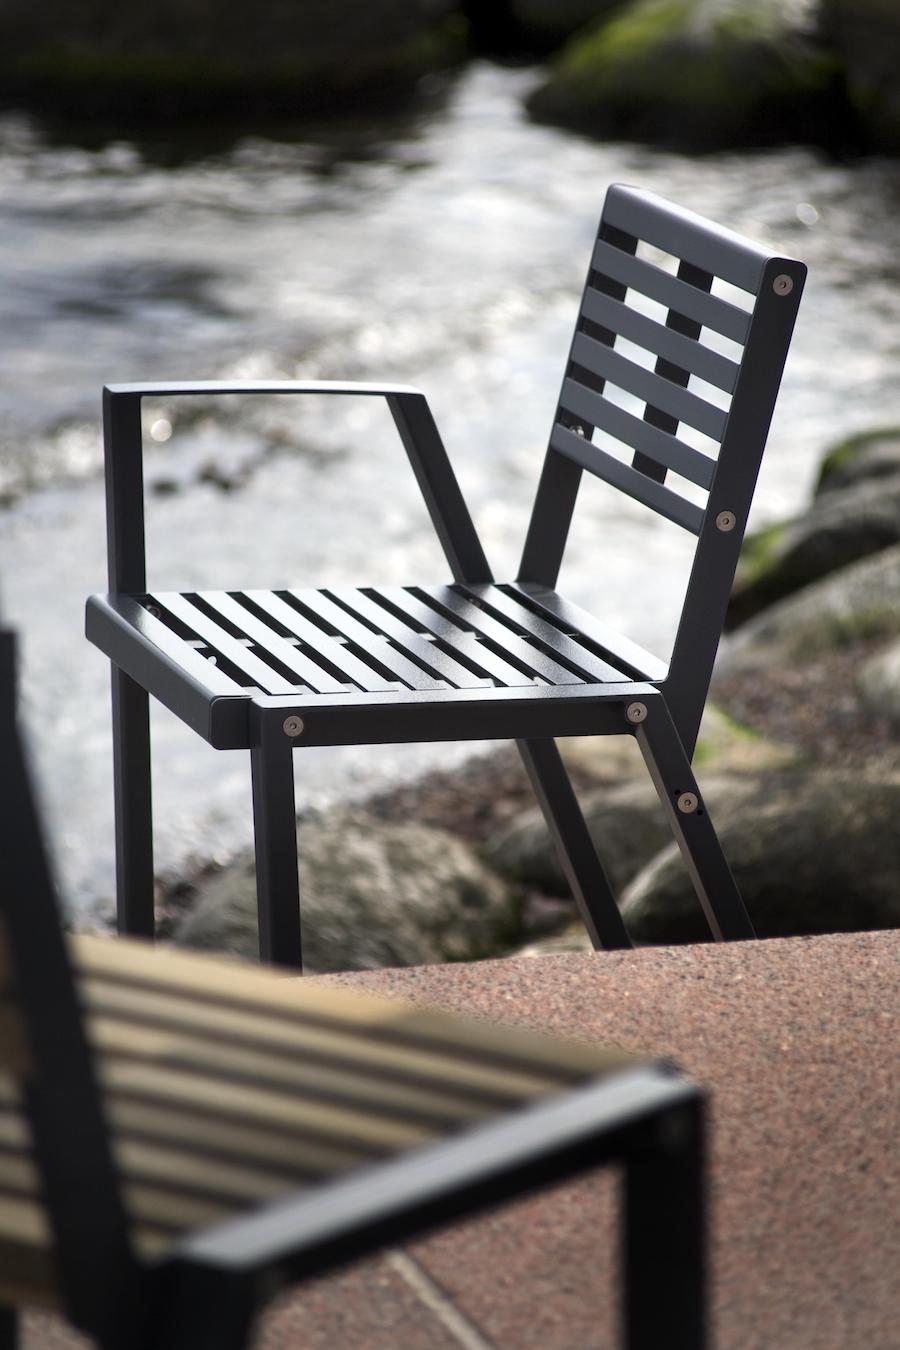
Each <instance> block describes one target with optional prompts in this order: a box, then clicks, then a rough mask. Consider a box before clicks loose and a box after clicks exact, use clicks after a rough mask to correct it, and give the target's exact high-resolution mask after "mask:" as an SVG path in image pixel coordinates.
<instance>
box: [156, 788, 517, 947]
mask: <svg viewBox="0 0 900 1350" xmlns="http://www.w3.org/2000/svg"><path fill="white" fill-rule="evenodd" d="M298 846H299V850H300V890H301V913H302V918H303V951H304V965H305V966H306V968H307V969H309V970H313V971H316V970H317V971H326V970H366V969H371V968H374V967H378V966H405V965H417V964H425V963H428V962H435V961H473V960H477V959H478V958H480V957H484V956H492V955H496V954H497V953H499V952H501V951H503V950H505V949H506V948H507V947H508V946H509V944H510V943H511V942H513V941H515V940H516V938H520V937H521V934H520V927H519V906H518V902H517V900H516V898H515V896H514V895H513V893H512V892H511V890H510V888H509V887H508V886H507V885H506V884H505V883H503V882H502V881H501V880H500V879H499V878H498V877H496V876H494V875H493V874H492V873H491V872H489V871H488V869H487V868H486V867H484V866H483V865H482V864H481V863H480V862H479V861H478V859H477V858H476V857H475V855H474V853H473V852H472V850H471V849H469V848H468V847H466V845H464V844H463V843H461V842H460V841H459V840H458V839H456V838H454V837H453V836H452V835H450V834H448V833H447V832H446V831H444V830H437V829H433V828H430V827H428V826H424V825H416V824H405V823H403V824H392V823H389V822H385V821H382V820H377V819H375V818H373V817H372V816H370V815H367V814H366V813H365V812H364V811H362V810H358V811H349V810H348V811H340V812H335V813H333V814H331V815H328V816H325V815H322V816H313V817H311V818H308V819H305V820H304V821H302V822H301V824H300V829H299V840H298ZM174 940H175V942H176V943H177V944H179V945H181V946H185V947H200V948H206V949H212V950H216V951H226V952H232V953H234V954H235V955H238V956H244V957H247V958H249V959H251V960H252V959H255V957H256V955H257V950H258V947H257V924H256V877H255V872H254V866H253V859H252V857H251V856H250V855H249V854H248V855H243V856H242V857H240V858H238V859H237V860H236V861H235V862H234V863H232V864H230V865H229V866H227V867H225V868H223V869H222V870H221V871H219V872H217V873H215V874H213V875H212V876H211V877H210V878H209V879H208V880H206V881H205V882H201V883H200V885H199V891H198V894H197V896H196V899H195V901H194V903H193V904H192V906H191V908H190V909H189V910H188V912H187V914H186V916H185V917H184V918H183V919H182V920H181V922H180V923H179V924H178V925H177V927H176V930H175V934H174Z"/></svg>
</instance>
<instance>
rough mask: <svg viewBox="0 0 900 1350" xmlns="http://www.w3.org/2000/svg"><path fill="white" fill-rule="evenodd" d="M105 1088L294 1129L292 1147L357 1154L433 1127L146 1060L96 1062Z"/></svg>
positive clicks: (408, 1142) (402, 1144) (398, 1143)
mask: <svg viewBox="0 0 900 1350" xmlns="http://www.w3.org/2000/svg"><path fill="white" fill-rule="evenodd" d="M99 1072H100V1079H101V1083H102V1085H103V1087H104V1089H105V1090H106V1091H109V1092H116V1093H120V1094H122V1095H123V1096H124V1095H127V1096H128V1097H130V1098H131V1099H132V1100H134V1101H137V1100H142V1101H149V1102H153V1103H156V1104H157V1105H164V1104H171V1105H173V1106H180V1107H190V1108H191V1109H192V1110H196V1111H202V1112H206V1113H207V1114H208V1115H211V1116H214V1117H216V1118H226V1119H229V1120H237V1121H242V1122H249V1123H253V1124H263V1123H265V1122H267V1121H271V1123H272V1124H273V1125H274V1126H277V1127H279V1128H281V1129H282V1130H294V1131H296V1134H297V1141H298V1152H301V1153H302V1141H303V1139H305V1138H311V1139H314V1140H317V1141H322V1140H325V1141H326V1142H327V1141H328V1140H331V1139H336V1140H337V1141H338V1142H339V1143H342V1144H344V1145H346V1146H348V1147H351V1148H358V1149H359V1153H360V1158H364V1157H366V1156H369V1155H378V1154H383V1153H389V1152H392V1151H394V1150H396V1149H403V1148H413V1147H415V1146H416V1145H417V1144H421V1143H423V1142H424V1141H425V1140H426V1139H428V1138H429V1137H430V1136H431V1134H432V1133H433V1131H432V1130H430V1129H428V1128H427V1127H426V1126H424V1125H421V1124H418V1123H415V1122H412V1121H401V1120H399V1119H396V1118H387V1117H385V1116H383V1115H375V1114H367V1113H363V1112H361V1111H359V1110H357V1109H353V1108H347V1107H340V1106H337V1105H333V1104H330V1103H326V1102H318V1101H313V1100H311V1099H309V1098H294V1097H292V1096H290V1095H289V1094H286V1093H280V1092H274V1091H271V1090H269V1089H265V1088H262V1087H254V1088H252V1089H251V1088H248V1087H246V1086H242V1087H241V1088H240V1089H235V1087H234V1086H233V1085H232V1084H230V1083H228V1082H227V1081H223V1080H222V1079H219V1078H217V1077H216V1076H215V1075H214V1074H213V1073H203V1074H201V1073H198V1072H196V1071H193V1070H191V1071H181V1070H179V1069H175V1068H172V1067H171V1066H170V1065H168V1064H166V1065H157V1064H155V1063H153V1062H151V1061H147V1062H144V1061H138V1060H134V1061H125V1060H120V1059H114V1058H105V1059H104V1060H102V1061H101V1064H100V1066H99Z"/></svg>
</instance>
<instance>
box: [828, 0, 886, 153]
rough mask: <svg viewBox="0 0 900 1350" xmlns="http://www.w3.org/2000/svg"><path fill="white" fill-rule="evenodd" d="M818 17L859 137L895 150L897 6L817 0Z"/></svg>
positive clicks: (876, 0)
mask: <svg viewBox="0 0 900 1350" xmlns="http://www.w3.org/2000/svg"><path fill="white" fill-rule="evenodd" d="M822 19H823V28H824V30H825V33H826V35H827V38H828V40H829V41H830V42H831V43H832V44H833V46H834V48H835V50H836V51H837V52H838V54H839V55H840V58H841V61H842V64H843V67H844V71H845V79H846V83H847V94H848V98H849V101H850V105H851V107H852V109H853V112H854V113H855V115H856V118H857V119H858V123H859V128H860V132H861V135H862V138H863V140H864V142H865V143H866V144H867V145H868V146H869V147H871V148H872V149H875V150H880V151H883V152H886V153H888V154H894V155H896V154H900V83H898V80H897V71H898V70H900V6H898V5H897V4H896V0H823V3H822Z"/></svg>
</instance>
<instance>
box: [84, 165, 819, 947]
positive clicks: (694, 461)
mask: <svg viewBox="0 0 900 1350" xmlns="http://www.w3.org/2000/svg"><path fill="white" fill-rule="evenodd" d="M643 243H647V244H649V245H652V246H654V247H655V248H656V249H659V250H663V251H664V252H666V253H667V254H669V255H671V257H672V258H673V259H674V260H677V271H676V272H675V273H673V272H672V271H668V270H666V269H665V267H664V266H660V265H658V262H656V261H650V260H647V259H645V258H644V257H642V256H640V255H639V254H638V247H639V245H640V244H643ZM805 275H806V269H805V267H804V266H803V264H802V263H799V262H796V261H794V260H793V259H789V258H783V257H778V256H773V255H772V254H770V253H769V252H768V251H767V250H766V249H764V248H761V247H759V246H758V245H756V244H753V243H750V242H748V241H747V240H745V239H743V238H741V237H740V236H738V235H736V234H733V233H731V232H730V231H728V230H724V229H721V228H719V227H718V226H716V225H713V224H710V223H709V222H708V221H705V220H703V219H701V218H700V217H699V216H696V215H694V214H692V213H691V212H689V211H684V210H681V209H679V208H678V207H676V206H672V205H670V204H669V203H667V202H664V201H662V200H661V199H660V198H658V197H655V196H652V195H651V194H649V193H644V192H640V191H637V190H635V189H633V188H628V187H621V186H615V187H612V188H610V190H609V192H608V194H607V197H606V202H605V205H604V209H603V215H602V219H601V221H600V229H599V234H598V237H597V242H596V244H595V246H594V251H593V256H592V258H591V266H590V271H589V274H588V279H587V284H586V286H585V290H584V295H583V298H582V302H581V307H580V310H579V314H578V321H577V324H576V329H575V336H574V340H573V342H572V347H571V350H570V353H569V359H568V364H567V367H566V373H565V379H564V381H563V386H562V392H561V395H560V401H559V406H558V410H557V413H556V417H555V420H554V424H553V429H552V433H551V436H550V445H549V449H548V452H547V457H546V461H545V464H544V468H543V473H542V475H541V479H540V484H539V487H538V491H537V497H536V501H535V504H534V510H533V513H532V518H531V524H530V527H529V529H528V534H527V539H526V543H525V549H524V554H523V557H522V563H521V567H520V570H519V574H518V577H517V578H516V579H515V580H513V581H510V582H505V583H502V584H501V583H497V582H495V580H494V578H493V576H492V574H491V571H490V568H489V567H488V564H487V561H486V559H485V556H484V553H483V551H482V548H481V544H480V542H479V540H478V536H477V534H476V532H475V529H474V527H473V524H472V521H471V518H470V516H469V514H468V511H467V509H466V507H465V504H464V502H463V499H462V496H461V494H460V491H459V488H458V486H457V483H456V480H455V478H454V476H453V473H452V470H451V468H450V465H449V462H448V460H447V457H446V453H445V451H444V448H443V445H442V443H441V440H440V437H439V435H438V432H437V428H436V427H435V424H434V421H433V420H432V417H431V414H430V412H429V409H428V405H427V404H426V402H425V399H424V397H423V396H422V394H420V393H418V392H416V391H415V390H413V389H407V388H403V387H399V386H387V387H384V388H382V387H373V386H370V385H340V384H289V383H277V384H251V385H240V386H238V385H226V384H199V385H195V384H172V385H165V386H161V385H143V386H142V385H122V386H113V387H110V388H108V389H106V390H105V391H104V419H105V422H104V425H105V436H106V453H107V484H108V530H109V586H110V593H109V594H108V595H105V596H93V597H92V598H91V599H90V600H89V602H88V609H87V634H88V637H89V638H90V639H91V641H92V642H94V643H96V644H97V646H98V647H100V648H101V649H102V650H103V651H104V652H105V653H106V654H107V655H108V656H109V657H110V659H111V661H112V663H113V731H114V743H115V783H116V788H115V792H116V840H117V857H118V901H119V924H120V929H121V931H122V932H125V933H135V934H146V935H149V934H151V933H152V931H153V863H152V833H151V811H150V741H149V729H148V706H147V693H148V691H149V693H151V694H153V696H154V697H155V698H157V699H159V700H161V701H162V702H163V703H165V704H166V705H167V706H168V707H169V708H170V709H172V711H173V712H175V713H177V714H178V715H179V716H180V717H181V718H182V719H183V720H184V721H185V722H187V723H188V724H189V725H190V726H192V727H194V729H195V730H197V731H198V732H199V733H200V734H201V735H202V736H203V737H205V739H206V740H207V741H209V743H210V744H211V745H213V746H216V747H218V748H220V749H249V750H250V754H251V759H252V766H253V801H254V814H255V829H256V858H257V879H258V893H259V925H260V952H261V955H262V956H263V958H265V959H270V960H273V961H277V962H281V963H284V964H286V965H299V964H300V958H301V943H300V918H299V895H298V880H297V850H296V835H295V810H294V779H293V764H292V760H293V752H294V750H295V749H298V748H302V747H303V746H306V745H339V744H347V743H358V744H366V743H385V742H402V741H437V740H478V739H497V738H507V737H508V738H511V739H515V740H516V741H517V742H518V744H519V748H520V750H521V753H522V757H523V759H524V762H525V765H526V768H527V770H528V772H529V774H530V776H531V779H532V781H533V784H534V787H535V790H536V793H537V796H538V798H539V800H540V803H541V806H542V808H543V810H544V813H545V816H546V818H547V821H548V824H549V827H550V830H551V833H552V835H553V837H554V839H555V842H556V844H557V846H558V848H559V850H560V853H561V857H562V860H563V864H564V867H565V870H566V873H567V875H568V878H569V880H570V882H571V886H572V889H573V892H574V894H575V897H576V900H577V902H578V905H579V907H580V911H581V914H582V917H583V919H584V922H585V924H586V925H587V928H588V931H589V933H590V935H591V937H592V939H593V941H594V943H595V945H597V946H600V945H602V946H606V947H622V946H627V945H629V939H628V937H627V934H626V932H625V928H624V926H623V923H622V919H621V917H620V914H619V911H618V908H617V906H616V903H615V898H614V896H613V895H612V893H611V890H610V886H609V884H608V881H607V879H606V876H605V874H604V872H603V868H602V866H601V864H600V862H599V860H598V858H597V855H596V853H595V850H594V847H593V844H592V842H591V839H590V837H589V835H588V832H587V829H586V827H585V824H584V821H583V818H582V816H581V813H580V810H579V808H578V805H577V802H576V800H575V796H574V794H573V791H572V789H571V786H570V784H569V781H568V778H567V775H566V772H565V769H564V767H563V764H562V761H561V758H560V756H559V753H558V751H557V748H556V745H555V743H554V738H555V737H557V736H561V735H598V736H608V735H617V734H623V733H625V734H628V733H630V734H633V735H635V736H636V737H637V740H638V743H639V745H640V747H641V750H642V751H643V754H644V757H645V759H646V762H647V765H648V767H649V770H650V773H651V775H652V777H653V781H654V783H655V785H656V788H657V790H658V792H659V795H660V798H661V800H662V802H663V803H664V805H665V808H666V810H667V812H668V815H669V818H670V820H671V824H672V828H673V831H674V833H675V837H676V839H677V840H678V843H679V845H680V846H681V850H682V853H683V854H684V857H685V860H686V862H687V865H688V868H689V869H690V872H691V874H692V877H693V880H694V883H695V886H696V889H697V893H698V896H699V899H700V903H701V904H702V906H703V909H704V912H705V914H706V917H707V919H708V921H709V925H710V928H711V930H712V933H713V935H714V936H715V937H716V938H720V939H721V938H729V939H733V938H749V937H753V936H754V933H753V928H752V925H751V923H750V920H749V918H748V916H747V913H746V910H745V909H744V906H743V903H742V901H741V898H740V895H739V893H738V891H737V888H736V886H735V883H734V880H733V878H732V876H731V873H730V871H729V869H728V865H727V863H726V861H725V858H724V857H723V854H722V851H721V849H720V847H719V843H718V840H717V837H716V834H715V831H714V829H713V826H712V822H711V820H710V817H709V814H708V813H707V811H706V810H705V808H704V805H703V799H702V797H701V794H700V790H699V788H698V786H697V782H696V780H695V778H694V774H693V772H692V769H691V763H690V761H691V757H692V754H693V750H694V745H695V742H696V737H697V731H698V727H699V724H700V718H701V715H702V712H703V707H704V703H705V700H706V696H707V692H708V688H709V681H710V678H711V674H712V667H713V661H714V658H715V653H716V649H717V646H718V643H719V639H720V636H721V631H722V626H723V622H724V616H725V609H726V605H727V602H728V596H729V592H730V588H731V583H732V580H733V576H734V571H735V567H736V564H737V559H738V554H739V552H740V547H741V540H742V537H743V533H744V528H745V525H746V521H747V515H748V511H749V508H750V501H751V497H752V494H753V490H754V487H755V483H756V477H757V473H758V470H759V464H760V459H761V456H762V452H763V448H764V445H765V441H766V436H767V434H768V428H769V423H770V420H771V416H772V411H773V407H774V403H775V398H776V395H777V392H778V387H779V384H780V380H781V373H782V369H783V366H784V361H785V358H786V355H787V350H788V345H789V342H790V338H791V333H792V330H793V326H794V320H795V316H796V313H797V306H798V304H799V301H800V294H801V291H802V289H803V283H804V278H805ZM717 279H721V280H723V281H725V282H727V283H729V284H730V285H731V286H732V287H734V288H738V290H739V291H740V292H741V293H743V296H744V297H745V300H746V304H745V305H742V304H740V303H736V302H735V300H734V298H726V297H724V296H722V295H720V294H717V293H715V291H714V289H713V288H714V286H715V285H716V282H717ZM734 294H736V292H732V296H733V295H734ZM635 299H636V300H637V303H634V301H635ZM647 302H653V305H655V307H656V312H657V313H658V315H659V317H654V315H653V313H652V312H651V313H648V312H647V311H648V309H651V308H652V306H650V305H648V303H647ZM709 335H712V340H711V341H710V340H708V338H709ZM722 339H725V341H724V342H723V341H722ZM622 341H624V342H626V343H628V344H631V351H632V353H634V352H636V351H637V350H638V349H639V350H640V352H642V353H643V358H642V357H640V356H638V357H636V358H635V359H633V356H632V355H628V354H627V353H626V351H623V350H622V347H621V342H622ZM723 347H726V348H728V349H729V351H730V354H726V353H725V352H723V350H722V348H723ZM647 361H649V362H650V363H651V365H652V368H650V366H648V364H646V362H647ZM697 381H700V382H701V388H700V391H697V390H696V389H695V388H694V387H689V386H690V385H691V384H692V383H693V384H694V385H696V382H697ZM710 387H711V388H710ZM616 390H618V391H619V393H622V392H624V393H625V394H628V395H630V396H632V399H633V400H638V401H639V411H638V413H635V412H631V411H628V410H627V408H626V407H623V406H622V400H621V398H620V397H619V396H618V395H617V394H616V393H615V391H616ZM715 391H719V392H718V393H716V392H715ZM211 392H219V393H223V394H224V393H231V392H244V393H280V392H281V393H297V394H304V395H307V394H335V393H342V394H346V393H349V394H357V395H365V396H371V395H375V394H377V395H381V396H383V397H384V398H386V399H387V402H388V405H389V407H390V410H391V412H392V413H393V416H394V420H395V422H396V425H397V428H398V430H399V433H400V437H401V439H402V441H403V444H404V446H405V448H406V452H407V454H408V456H409V460H410V463H411V465H412V468H413V470H414V472H415V474H416V477H417V479H418V482H419V485H420V487H421V489H422V493H423V495H424V497H425V501H426V503H427V506H428V509H429V512H430V514H431V518H432V521H433V522H434V527H435V529H436V531H437V534H438V536H439V538H440V542H441V544H442V545H443V548H444V552H445V554H446V556H447V561H448V563H449V566H450V570H451V573H452V576H453V582H452V584H442V585H428V584H423V583H421V582H420V583H418V584H413V585H410V586H407V587H402V588H401V587H396V588H390V589H384V588H365V587H363V588H359V589H343V590H329V591H320V590H319V591H317V590H312V589H292V588H287V587H285V588H283V589H277V590H267V591H263V590H253V591H245V592H237V593H234V592H232V593H226V592H223V591H205V592H203V593H201V594H173V593H168V592H167V593H161V592H158V591H148V589H147V580H146V574H145V561H144V530H143V500H142V469H141V422H140V404H141V398H142V397H143V396H145V395H148V394H152V395H154V396H157V397H158V396H162V395H165V394H193V393H204V394H209V393H211ZM611 392H612V393H613V397H610V393H611ZM723 395H724V396H726V397H725V398H724V399H723V397H722V396H723ZM726 404H727V406H723V405H726ZM641 405H642V406H641ZM695 433H700V436H701V437H702V438H705V442H704V443H705V446H706V448H701V447H700V446H698V444H696V443H695V442H696V441H697V440H698V437H697V435H696V434H695ZM716 447H718V449H717V452H715V451H716ZM623 450H624V452H625V454H624V456H623V454H622V451H623ZM585 469H586V470H587V471H588V472H589V473H591V474H594V475H596V476H597V477H599V478H601V479H603V480H605V481H606V482H607V483H608V484H612V485H613V486H614V487H616V488H618V489H619V490H621V491H622V492H623V493H626V494H627V495H628V496H630V497H632V498H634V499H636V500H637V501H638V502H641V503H643V504H644V505H645V506H647V507H648V508H649V509H650V510H652V511H655V512H657V513H658V514H660V515H662V516H664V517H665V518H666V519H668V520H670V521H673V522H675V523H676V524H677V525H679V526H682V527H683V528H684V529H686V530H688V531H689V532H690V533H692V534H694V535H696V536H697V545H696V550H695V554H694V562H693V568H692V571H691V576H690V580H689V583H688V586H687V591H686V595H685V600H684V607H683V611H682V614H681V619H680V623H679V626H678V631H677V636H676V640H675V644H674V650H673V652H672V657H671V661H670V662H669V663H668V664H666V663H664V662H662V661H660V660H658V659H657V658H656V657H654V656H652V655H650V654H649V653H648V652H645V651H643V650H641V649H640V648H639V647H637V646H636V645H635V644H634V643H632V642H630V641H628V640H626V639H625V638H623V637H622V636H620V635H619V634H617V633H615V632H613V631H611V630H610V628H609V627H608V626H607V625H605V624H604V623H603V622H601V621H600V620H599V619H597V618H595V617H594V616H593V615H590V614H587V613H585V612H583V611H582V610H580V609H578V608H576V607H575V606H574V605H573V604H571V603H569V602H568V601H567V600H565V599H564V598H563V597H562V596H561V595H559V594H558V593H557V591H556V589H555V588H556V583H557V576H558V573H559V568H560V564H561V561H562V557H563V551H564V548H565V544H566V537H567V534H568V530H569V524H570V521H571V518H572V513H573V510H574V506H575V498H576V494H577V491H578V486H579V483H580V480H581V476H582V473H583V471H584V470H585ZM685 483H687V484H689V485H690V484H692V485H694V486H695V487H696V488H698V489H700V496H701V497H702V498H703V500H702V504H701V503H698V502H697V501H696V500H693V499H692V498H691V493H690V490H688V492H687V493H685V492H684V491H683V488H684V486H685ZM695 495H696V494H695ZM205 657H213V658H214V659H215V663H216V664H214V665H213V664H210V662H209V661H208V660H206V659H204V658H205Z"/></svg>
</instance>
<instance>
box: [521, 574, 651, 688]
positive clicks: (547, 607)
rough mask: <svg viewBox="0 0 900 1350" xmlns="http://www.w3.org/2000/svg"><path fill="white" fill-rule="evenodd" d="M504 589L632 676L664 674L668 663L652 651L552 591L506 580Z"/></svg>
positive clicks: (526, 583)
mask: <svg viewBox="0 0 900 1350" xmlns="http://www.w3.org/2000/svg"><path fill="white" fill-rule="evenodd" d="M504 589H505V590H508V591H510V592H512V593H513V594H515V595H519V596H521V597H522V600H523V601H524V602H525V603H526V604H528V605H531V606H532V607H533V608H534V609H535V610H537V612H538V613H540V614H546V615H548V616H550V617H552V618H554V619H556V620H557V621H558V622H559V623H561V624H563V625H564V626H565V627H566V628H569V629H574V631H575V632H577V633H578V634H579V636H580V637H583V638H586V639H587V640H588V641H590V642H593V643H594V644H595V645H596V646H597V647H599V648H600V649H601V651H604V652H606V653H607V654H608V655H609V656H610V658H611V659H612V660H613V661H615V662H616V663H617V665H619V666H621V668H622V670H624V671H627V673H628V674H629V675H631V676H632V677H633V678H634V679H636V680H664V679H665V678H666V676H667V675H668V673H669V667H668V666H667V664H666V662H665V661H660V659H659V657H657V656H654V655H653V653H652V652H648V651H646V650H645V648H643V647H641V646H639V644H638V643H636V642H632V640H631V638H629V637H626V636H625V635H624V633H617V632H616V631H615V629H614V628H610V627H609V625H608V624H605V623H603V622H602V621H601V620H600V619H595V618H594V616H593V615H592V614H588V612H587V610H584V609H581V608H580V607H579V606H578V605H573V604H572V602H571V601H570V600H565V599H563V597H562V596H561V595H559V594H557V592H556V591H551V590H548V589H547V588H546V586H539V585H537V584H536V583H534V582H525V581H516V582H510V583H509V584H508V585H507V586H506V587H505V588H504Z"/></svg>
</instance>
